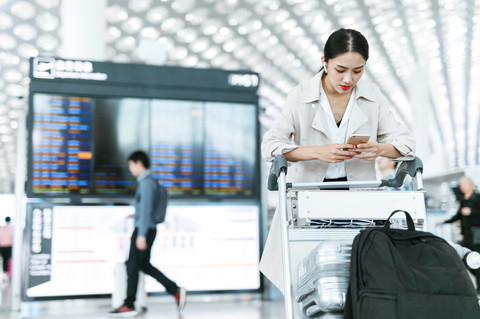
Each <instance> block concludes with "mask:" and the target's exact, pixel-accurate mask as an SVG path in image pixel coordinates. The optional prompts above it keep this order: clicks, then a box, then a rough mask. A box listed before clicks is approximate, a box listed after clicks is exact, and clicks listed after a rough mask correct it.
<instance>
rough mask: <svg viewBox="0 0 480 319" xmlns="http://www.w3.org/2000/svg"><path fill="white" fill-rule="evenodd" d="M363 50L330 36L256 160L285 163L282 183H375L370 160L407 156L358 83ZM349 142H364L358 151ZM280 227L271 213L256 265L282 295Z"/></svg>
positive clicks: (383, 107)
mask: <svg viewBox="0 0 480 319" xmlns="http://www.w3.org/2000/svg"><path fill="white" fill-rule="evenodd" d="M368 56H369V46H368V42H367V39H366V38H365V37H364V36H363V35H362V34H361V33H360V32H358V31H356V30H352V29H339V30H337V31H335V32H333V33H332V34H331V35H330V36H329V38H328V40H327V42H326V43H325V47H324V56H322V57H321V60H322V63H323V68H321V69H320V71H319V72H318V73H317V74H316V75H315V76H314V77H313V78H311V79H310V80H307V81H305V82H303V83H301V84H299V85H297V86H296V87H295V88H294V89H293V90H292V91H291V92H290V93H289V94H288V96H287V100H286V103H285V105H284V107H283V110H282V112H281V114H280V115H279V116H278V117H277V119H276V121H275V122H274V124H273V126H272V127H271V128H270V130H268V131H267V132H266V133H265V135H264V137H263V142H262V146H261V149H262V156H263V158H264V159H265V160H267V161H273V159H274V158H275V156H277V155H284V156H285V158H286V159H287V161H289V162H290V163H289V170H288V174H287V181H288V182H332V181H360V180H375V179H376V169H375V159H376V158H377V157H379V156H383V157H390V158H397V157H400V156H413V153H414V146H415V143H414V139H413V137H412V136H411V134H410V132H409V130H408V129H407V128H406V127H405V126H404V125H403V124H401V123H400V122H398V121H397V119H396V118H395V116H394V114H393V113H392V111H391V109H390V106H389V105H388V103H387V100H386V98H385V96H383V94H382V93H381V91H380V90H379V88H378V87H377V86H376V85H374V84H372V83H370V82H367V81H366V80H365V79H362V76H363V73H364V72H365V69H366V68H367V60H368ZM353 134H361V135H367V136H369V140H368V141H367V142H361V143H359V144H358V145H354V144H352V143H348V140H349V137H350V136H352V135H353ZM280 238H281V237H280V220H279V217H278V213H277V212H276V213H275V215H274V217H273V221H272V227H271V229H270V232H269V235H268V238H267V242H266V245H265V249H264V252H263V255H262V259H261V261H260V269H261V271H262V272H263V274H264V275H265V276H266V277H267V278H268V279H269V280H270V281H272V282H273V283H274V284H275V285H276V286H277V287H278V288H279V289H280V290H282V291H283V267H281V265H282V252H281V244H280V243H281V239H280Z"/></svg>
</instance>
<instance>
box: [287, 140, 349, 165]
mask: <svg viewBox="0 0 480 319" xmlns="http://www.w3.org/2000/svg"><path fill="white" fill-rule="evenodd" d="M354 148H355V145H352V144H329V145H323V146H300V147H297V148H296V149H294V150H292V151H290V152H288V153H285V154H283V155H284V156H285V158H286V159H287V161H290V162H297V161H310V160H321V161H324V162H327V163H340V162H343V161H344V160H347V159H350V158H352V157H354V156H355V155H357V152H353V151H351V149H354Z"/></svg>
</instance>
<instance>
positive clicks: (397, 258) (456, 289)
mask: <svg viewBox="0 0 480 319" xmlns="http://www.w3.org/2000/svg"><path fill="white" fill-rule="evenodd" d="M396 212H399V211H394V212H393V213H392V214H391V215H390V217H389V218H388V220H387V222H386V224H385V226H384V227H374V228H368V229H365V230H363V231H361V232H360V233H359V234H358V235H357V236H356V237H355V239H354V241H353V246H352V256H351V264H350V285H349V290H348V294H347V300H346V305H345V317H344V318H345V319H377V318H378V319H386V318H388V319H426V318H435V319H473V318H480V308H479V304H478V299H477V294H476V291H475V288H474V286H473V282H472V280H471V279H470V277H469V274H468V272H467V269H466V268H465V266H464V264H463V262H462V260H461V258H460V256H459V255H458V254H457V252H456V251H455V249H454V248H453V247H452V246H451V245H450V244H449V243H448V242H446V241H445V240H444V239H443V238H440V237H438V236H435V235H433V234H432V233H428V232H423V231H417V230H415V225H414V223H413V220H412V218H411V216H410V214H408V213H407V212H404V213H405V215H406V219H407V225H408V229H392V228H390V225H391V222H390V218H391V217H392V215H393V214H395V213H396Z"/></svg>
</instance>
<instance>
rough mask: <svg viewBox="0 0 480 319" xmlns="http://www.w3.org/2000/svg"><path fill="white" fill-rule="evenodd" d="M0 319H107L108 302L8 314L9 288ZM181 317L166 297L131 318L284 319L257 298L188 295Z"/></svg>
mask: <svg viewBox="0 0 480 319" xmlns="http://www.w3.org/2000/svg"><path fill="white" fill-rule="evenodd" d="M3 286H4V287H3V289H2V303H1V306H0V319H23V318H38V319H64V318H69V319H70V318H72V319H85V318H86V319H106V318H110V317H109V315H108V312H109V311H110V310H111V304H110V299H108V298H100V299H74V300H56V301H35V302H24V303H22V304H21V307H20V311H15V312H12V311H10V309H11V305H10V296H9V287H8V286H7V287H5V285H3ZM187 301H188V302H187V306H186V307H185V310H184V312H183V315H182V316H178V315H177V313H176V309H175V303H174V301H173V299H172V298H171V297H169V296H150V297H148V305H147V306H148V310H147V311H146V312H145V313H143V314H141V315H139V316H137V317H135V318H142V319H143V318H144V319H154V318H155V319H280V318H284V308H283V302H282V301H265V300H262V298H261V296H260V295H258V294H242V295H238V294H237V295H191V296H189V297H188V300H187Z"/></svg>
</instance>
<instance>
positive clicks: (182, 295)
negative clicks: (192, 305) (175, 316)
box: [174, 287, 187, 313]
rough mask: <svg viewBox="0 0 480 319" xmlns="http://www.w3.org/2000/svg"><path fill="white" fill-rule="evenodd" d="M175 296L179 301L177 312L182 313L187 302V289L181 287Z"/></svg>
mask: <svg viewBox="0 0 480 319" xmlns="http://www.w3.org/2000/svg"><path fill="white" fill-rule="evenodd" d="M174 297H175V300H176V302H177V312H178V313H181V312H182V311H183V308H185V305H186V303H187V289H185V288H183V287H179V288H178V290H177V293H176V294H175V296H174Z"/></svg>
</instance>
